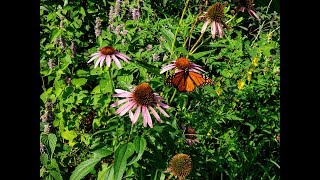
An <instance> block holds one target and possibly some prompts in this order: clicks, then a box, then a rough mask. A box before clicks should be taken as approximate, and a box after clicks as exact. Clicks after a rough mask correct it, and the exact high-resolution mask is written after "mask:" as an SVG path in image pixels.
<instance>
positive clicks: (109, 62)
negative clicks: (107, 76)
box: [106, 55, 111, 67]
mask: <svg viewBox="0 0 320 180" xmlns="http://www.w3.org/2000/svg"><path fill="white" fill-rule="evenodd" d="M106 63H107V67H110V65H111V58H110V55H107V57H106Z"/></svg>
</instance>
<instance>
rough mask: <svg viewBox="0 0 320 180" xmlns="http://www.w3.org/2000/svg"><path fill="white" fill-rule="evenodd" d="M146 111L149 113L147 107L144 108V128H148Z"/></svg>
mask: <svg viewBox="0 0 320 180" xmlns="http://www.w3.org/2000/svg"><path fill="white" fill-rule="evenodd" d="M146 111H148V110H147V107H145V106H142V119H143V126H144V127H147V122H148V119H147V113H146Z"/></svg>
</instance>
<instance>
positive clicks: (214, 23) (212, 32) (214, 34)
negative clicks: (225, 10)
mask: <svg viewBox="0 0 320 180" xmlns="http://www.w3.org/2000/svg"><path fill="white" fill-rule="evenodd" d="M216 32H217V30H216V22H215V21H213V22H212V23H211V35H212V38H213V39H214V38H215V37H216Z"/></svg>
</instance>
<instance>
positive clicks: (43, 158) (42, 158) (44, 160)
mask: <svg viewBox="0 0 320 180" xmlns="http://www.w3.org/2000/svg"><path fill="white" fill-rule="evenodd" d="M48 160H49V157H48V154H46V153H42V154H41V155H40V162H41V163H42V164H43V165H45V166H47V164H48Z"/></svg>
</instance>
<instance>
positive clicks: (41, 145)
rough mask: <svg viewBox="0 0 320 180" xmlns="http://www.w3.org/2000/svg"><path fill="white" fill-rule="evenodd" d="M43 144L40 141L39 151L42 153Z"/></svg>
mask: <svg viewBox="0 0 320 180" xmlns="http://www.w3.org/2000/svg"><path fill="white" fill-rule="evenodd" d="M44 148H45V146H44V144H42V143H40V153H44Z"/></svg>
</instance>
